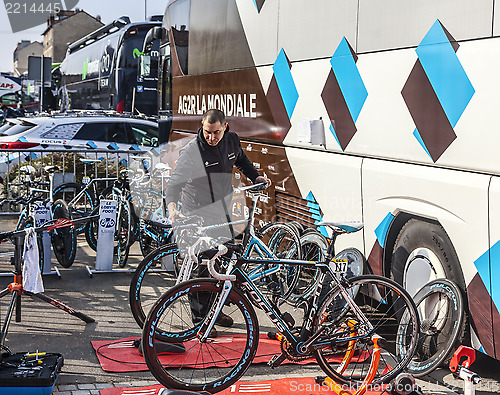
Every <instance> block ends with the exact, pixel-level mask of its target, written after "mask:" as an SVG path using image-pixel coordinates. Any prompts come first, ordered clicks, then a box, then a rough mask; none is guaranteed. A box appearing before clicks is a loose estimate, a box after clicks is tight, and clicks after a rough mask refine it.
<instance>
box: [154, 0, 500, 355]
mask: <svg viewBox="0 0 500 395" xmlns="http://www.w3.org/2000/svg"><path fill="white" fill-rule="evenodd" d="M494 5H495V4H494V2H492V1H491V0H476V1H474V2H471V1H467V0H440V1H425V2H423V1H413V0H385V1H383V2H381V1H374V0H352V1H345V0H311V1H304V0H212V1H210V2H207V1H201V0H173V1H170V2H169V3H168V5H167V9H166V15H165V17H164V24H163V27H164V34H163V36H164V37H163V41H162V44H161V47H160V53H161V56H162V58H161V67H162V68H161V77H160V78H161V86H160V95H161V97H160V129H161V130H162V133H161V136H163V137H164V138H167V139H168V140H169V144H168V146H167V147H168V149H167V159H168V160H169V161H174V160H175V157H176V155H177V153H178V149H179V148H180V147H181V146H183V145H184V144H185V143H186V142H187V141H188V140H189V139H192V138H193V137H194V132H196V130H197V129H198V127H199V125H200V123H199V122H200V116H201V114H202V113H203V112H204V111H205V110H207V109H209V108H211V107H218V108H220V109H222V110H223V111H225V112H226V114H227V116H228V120H229V125H230V128H231V130H233V131H236V132H237V133H238V134H239V136H240V138H241V140H242V145H243V148H244V149H245V150H246V152H247V154H248V156H249V158H250V159H251V160H252V161H253V162H254V164H255V166H256V167H257V168H259V169H260V170H261V171H262V172H264V173H265V174H266V175H267V176H269V177H270V178H271V179H272V180H273V184H274V185H273V186H274V189H273V190H272V191H271V192H269V199H268V202H267V203H268V204H266V208H265V209H264V211H263V213H262V214H261V216H260V218H261V221H262V222H267V221H270V220H274V219H275V218H278V219H281V220H298V221H300V222H302V223H304V224H307V225H310V226H317V223H318V221H319V220H321V219H322V220H353V221H363V222H364V224H365V227H364V229H363V232H358V233H354V234H353V235H350V236H343V237H342V238H340V239H339V240H338V247H339V248H344V247H347V246H356V247H358V248H359V249H360V250H361V251H363V252H364V253H365V256H366V257H367V260H368V264H369V267H370V270H371V271H372V272H374V273H377V274H383V275H385V276H389V277H391V276H392V277H393V278H394V279H396V281H398V282H400V283H402V284H403V285H404V286H405V287H406V288H407V289H408V290H409V291H410V292H411V293H414V292H415V291H416V290H418V289H419V288H420V287H421V286H422V285H424V284H425V283H427V282H428V281H430V280H432V279H434V278H440V277H446V278H448V279H450V280H453V281H454V282H455V283H456V284H458V285H459V287H460V288H461V289H462V291H463V293H464V298H465V300H466V306H468V309H467V310H468V311H467V312H468V321H467V331H466V336H465V338H464V342H466V343H467V342H470V343H471V344H472V345H473V346H474V347H475V348H476V349H478V350H480V351H483V352H484V353H486V354H488V355H490V356H492V357H495V358H497V359H500V325H498V323H500V315H499V312H498V307H497V306H500V288H498V289H497V284H498V283H497V281H498V282H499V283H500V269H498V268H499V267H500V222H499V223H498V224H497V223H496V220H498V219H500V177H499V176H500V154H499V152H500V151H499V148H500V132H497V131H496V129H495V128H497V127H499V128H500V126H499V125H500V95H499V92H500V14H499V13H498V12H496V13H495V12H494ZM236 178H241V175H239V174H236ZM236 211H237V210H236ZM233 214H238V213H233ZM320 231H323V232H326V230H325V229H321V228H320ZM497 346H498V347H499V349H498V350H497Z"/></svg>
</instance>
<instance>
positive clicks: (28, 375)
mask: <svg viewBox="0 0 500 395" xmlns="http://www.w3.org/2000/svg"><path fill="white" fill-rule="evenodd" d="M63 362H64V358H63V357H62V355H61V354H57V353H48V352H32V353H16V354H9V353H3V354H2V355H1V359H0V395H7V394H9V395H12V394H16V395H50V394H51V393H52V390H53V388H54V385H55V383H56V380H57V377H58V376H59V373H60V372H61V368H62V366H63Z"/></svg>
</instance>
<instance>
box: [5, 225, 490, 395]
mask: <svg viewBox="0 0 500 395" xmlns="http://www.w3.org/2000/svg"><path fill="white" fill-rule="evenodd" d="M15 223H16V221H15V219H8V218H0V228H1V229H2V231H6V230H10V229H13V228H14V227H15ZM78 247H79V248H78V251H77V255H76V260H75V263H74V264H73V266H72V267H71V268H69V269H65V268H61V267H58V269H59V271H60V274H61V277H60V278H59V277H57V276H56V275H52V274H51V275H44V276H43V282H44V288H45V292H44V294H46V295H47V296H50V297H52V298H55V299H57V300H59V301H61V302H63V303H65V304H66V305H68V306H69V307H71V308H73V309H75V310H77V311H80V312H83V313H85V314H87V315H89V316H90V317H92V318H94V319H95V322H94V323H90V324H85V323H84V322H83V321H81V320H79V319H78V318H76V317H74V316H72V315H70V314H68V313H66V312H64V311H63V310H60V309H58V308H56V307H54V306H52V305H51V304H49V303H46V302H43V301H40V300H38V299H32V298H30V297H29V296H26V295H24V296H23V297H22V303H21V313H22V319H21V322H16V321H15V320H14V319H13V320H12V322H11V324H10V326H9V328H8V334H7V338H6V342H5V345H6V346H7V347H9V349H10V350H11V351H12V352H15V353H17V352H36V351H37V350H38V351H39V352H44V351H45V352H56V353H60V354H62V356H63V357H64V366H63V369H62V371H61V374H60V375H59V377H58V379H57V383H56V384H57V386H56V388H55V392H54V393H61V394H63V393H64V394H92V393H99V392H98V388H103V387H106V386H122V385H131V386H141V385H148V384H154V383H155V380H154V378H153V376H152V375H151V374H150V373H149V372H147V371H141V372H129V373H108V372H105V371H104V370H102V368H101V366H100V364H99V362H98V359H97V356H96V353H95V351H94V349H93V348H92V345H91V341H95V340H118V339H121V338H124V337H129V336H140V335H141V330H140V328H139V327H138V325H137V324H136V322H135V321H134V319H133V317H132V314H131V312H130V308H129V303H128V289H129V284H130V280H131V277H132V272H131V271H126V272H124V271H118V270H117V271H116V272H112V273H97V274H94V275H93V276H92V278H91V277H90V276H89V274H88V271H87V266H89V267H90V268H92V269H93V268H94V266H95V252H94V251H93V250H91V249H90V248H89V247H88V246H87V244H86V242H85V239H84V238H83V237H82V236H80V237H79V240H78ZM13 251H14V247H13V245H12V244H11V243H2V244H0V273H2V274H8V273H9V272H11V271H12V270H13V266H12V265H11V264H10V257H11V256H12V255H13ZM141 259H142V255H141V253H140V250H139V246H138V244H137V243H136V244H134V245H133V246H132V248H131V254H130V256H129V260H128V263H127V266H126V267H125V269H129V270H133V269H135V267H136V266H137V264H138V263H139V262H140V261H141ZM52 262H53V265H54V266H55V263H56V260H55V258H54V257H53V259H52ZM115 267H116V265H115ZM117 269H118V268H117ZM10 282H12V276H11V275H8V276H0V289H4V288H5V287H6V286H7V285H8V284H9V283H10ZM9 301H10V295H7V296H6V297H4V298H2V299H0V319H1V322H2V323H3V320H4V314H5V311H6V309H7V305H8V303H9ZM259 322H260V331H261V333H266V332H267V331H268V330H272V329H273V328H272V327H271V326H270V323H269V320H267V318H266V317H262V316H259ZM318 375H323V372H322V371H321V370H320V369H319V368H318V367H317V366H315V365H292V364H287V365H282V366H280V367H278V368H277V369H274V370H271V369H270V368H269V367H268V366H267V365H265V364H259V365H252V366H251V367H250V369H249V370H248V371H247V372H246V374H245V376H244V377H243V378H242V379H243V380H252V381H262V380H271V379H274V378H283V377H315V376H318ZM418 383H419V385H421V386H422V388H423V389H424V390H426V391H427V392H432V393H434V394H457V393H463V391H462V387H463V383H462V381H461V380H457V379H454V378H453V377H452V375H451V373H450V371H449V370H447V369H439V370H437V371H435V372H434V373H433V374H432V375H431V376H429V377H425V380H418ZM96 388H97V390H96ZM72 391H73V392H72ZM85 391H87V392H85ZM476 393H484V394H491V393H500V385H499V383H498V382H497V381H495V380H491V379H485V380H483V382H482V384H481V387H478V391H476Z"/></svg>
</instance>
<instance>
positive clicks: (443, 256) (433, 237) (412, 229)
mask: <svg viewBox="0 0 500 395" xmlns="http://www.w3.org/2000/svg"><path fill="white" fill-rule="evenodd" d="M391 271H392V276H393V278H394V280H395V281H396V282H398V283H399V284H401V285H402V286H403V287H404V288H405V289H406V290H407V291H408V292H409V294H410V295H411V296H414V295H415V294H416V293H417V291H418V290H419V289H420V288H422V287H423V286H424V285H426V284H427V283H429V282H430V281H432V280H435V279H437V278H446V279H448V280H450V281H453V282H454V283H455V284H457V285H458V287H459V288H460V289H461V291H462V293H463V294H464V292H465V281H464V277H463V274H462V270H461V268H460V263H459V261H458V256H457V253H456V252H455V249H454V248H453V244H452V243H451V241H450V239H449V237H448V235H447V234H446V232H445V230H444V229H443V227H442V226H440V225H438V224H436V223H433V222H426V221H423V220H418V219H411V220H409V221H408V222H407V223H406V224H405V225H404V226H403V227H402V228H401V231H400V232H399V235H398V237H397V239H396V243H395V245H394V250H393V252H392V260H391Z"/></svg>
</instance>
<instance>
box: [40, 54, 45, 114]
mask: <svg viewBox="0 0 500 395" xmlns="http://www.w3.org/2000/svg"><path fill="white" fill-rule="evenodd" d="M41 63H42V66H41V70H42V76H41V77H40V79H41V80H42V86H41V87H40V112H43V104H44V103H43V87H44V85H45V79H44V74H45V70H44V69H43V64H44V57H43V53H42V62H41Z"/></svg>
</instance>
